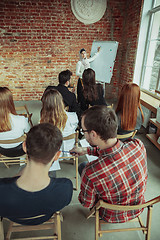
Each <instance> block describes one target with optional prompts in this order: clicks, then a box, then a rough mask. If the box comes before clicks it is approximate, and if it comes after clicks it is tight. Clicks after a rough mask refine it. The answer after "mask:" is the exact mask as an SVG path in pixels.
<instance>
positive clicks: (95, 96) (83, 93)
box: [77, 68, 107, 112]
mask: <svg viewBox="0 0 160 240" xmlns="http://www.w3.org/2000/svg"><path fill="white" fill-rule="evenodd" d="M80 81H81V84H80V85H79V83H78V86H77V97H78V103H79V104H80V108H81V111H82V112H83V111H85V110H86V109H88V107H89V105H91V106H94V105H107V104H106V101H105V98H104V90H103V86H102V85H101V84H100V83H98V84H96V80H95V71H94V70H92V69H91V68H88V69H85V70H84V72H83V75H82V79H81V80H80Z"/></svg>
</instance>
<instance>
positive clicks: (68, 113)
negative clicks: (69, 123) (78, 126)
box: [65, 111, 77, 119]
mask: <svg viewBox="0 0 160 240" xmlns="http://www.w3.org/2000/svg"><path fill="white" fill-rule="evenodd" d="M65 113H66V115H67V117H68V118H71V119H72V118H77V113H76V112H67V111H66V112H65Z"/></svg>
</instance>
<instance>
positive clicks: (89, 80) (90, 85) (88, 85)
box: [82, 68, 98, 101]
mask: <svg viewBox="0 0 160 240" xmlns="http://www.w3.org/2000/svg"><path fill="white" fill-rule="evenodd" d="M82 81H83V94H84V97H85V98H86V99H88V100H89V101H92V100H96V99H97V97H98V92H97V87H96V80H95V71H94V70H93V69H91V68H87V69H85V70H84V72H83V75H82Z"/></svg>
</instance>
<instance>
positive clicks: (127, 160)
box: [79, 139, 147, 223]
mask: <svg viewBox="0 0 160 240" xmlns="http://www.w3.org/2000/svg"><path fill="white" fill-rule="evenodd" d="M87 150H88V154H90V155H95V156H98V157H99V158H98V159H97V160H95V161H93V162H90V163H87V165H86V167H85V169H84V170H83V172H82V176H81V178H82V182H81V192H80V194H79V201H80V203H81V204H82V205H83V206H84V207H87V208H92V207H93V206H94V205H95V204H96V202H97V201H98V200H99V199H103V200H104V201H105V202H108V203H112V204H120V205H136V204H142V203H144V193H145V190H146V180H147V157H146V150H145V147H144V145H143V143H142V142H141V141H140V140H139V139H133V140H128V141H125V142H121V141H119V140H118V141H117V143H116V145H114V146H113V147H111V148H107V149H105V150H100V149H98V148H96V147H95V148H90V147H89V148H88V149H87ZM141 212H142V210H135V211H128V212H124V211H112V210H105V209H104V208H101V209H100V216H101V218H103V219H104V220H106V221H107V222H113V223H114V222H126V221H129V220H131V219H133V218H135V217H136V216H138V215H139V214H140V213H141Z"/></svg>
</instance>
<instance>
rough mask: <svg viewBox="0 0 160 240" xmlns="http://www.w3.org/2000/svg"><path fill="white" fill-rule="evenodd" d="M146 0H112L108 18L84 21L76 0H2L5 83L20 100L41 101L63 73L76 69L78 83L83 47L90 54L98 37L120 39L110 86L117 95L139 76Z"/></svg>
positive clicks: (0, 47) (109, 94)
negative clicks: (137, 67)
mask: <svg viewBox="0 0 160 240" xmlns="http://www.w3.org/2000/svg"><path fill="white" fill-rule="evenodd" d="M142 1H143V0H114V1H113V0H107V10H106V12H105V14H104V16H103V18H102V19H101V20H100V21H98V22H97V23H94V24H90V25H84V24H83V23H81V22H79V21H78V20H77V19H76V17H75V16H74V14H73V13H72V10H71V3H70V0H1V1H0V85H1V86H7V87H9V88H10V89H11V91H12V92H13V95H14V100H39V99H40V98H41V96H42V93H43V91H44V89H45V88H46V87H47V86H48V85H50V84H53V85H54V84H55V85H56V84H57V83H58V79H57V77H58V73H59V72H60V71H63V70H66V69H70V70H71V71H72V72H73V77H72V82H75V83H76V82H77V77H76V75H75V69H76V63H77V61H78V59H79V50H80V49H81V48H82V47H84V48H85V49H86V50H87V52H88V53H90V51H91V47H92V42H93V40H98V41H103V40H105V41H118V42H119V47H118V52H117V57H116V63H115V67H114V71H113V77H112V80H111V83H110V84H106V98H107V99H112V98H116V97H117V96H118V93H119V91H120V89H121V87H122V85H123V84H124V82H129V81H132V79H133V70H134V64H135V57H136V47H137V40H138V33H139V25H140V17H141V8H142ZM88 55H89V54H88Z"/></svg>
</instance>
